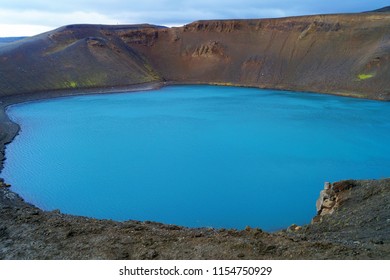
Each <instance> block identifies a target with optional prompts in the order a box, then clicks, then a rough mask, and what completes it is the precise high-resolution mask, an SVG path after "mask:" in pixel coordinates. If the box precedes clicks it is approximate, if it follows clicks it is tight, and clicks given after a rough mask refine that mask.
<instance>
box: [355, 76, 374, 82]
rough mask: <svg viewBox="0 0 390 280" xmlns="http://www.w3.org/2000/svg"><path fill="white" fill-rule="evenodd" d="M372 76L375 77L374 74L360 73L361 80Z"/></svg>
mask: <svg viewBox="0 0 390 280" xmlns="http://www.w3.org/2000/svg"><path fill="white" fill-rule="evenodd" d="M372 77H374V74H359V75H358V79H359V80H361V81H362V80H367V79H370V78H372Z"/></svg>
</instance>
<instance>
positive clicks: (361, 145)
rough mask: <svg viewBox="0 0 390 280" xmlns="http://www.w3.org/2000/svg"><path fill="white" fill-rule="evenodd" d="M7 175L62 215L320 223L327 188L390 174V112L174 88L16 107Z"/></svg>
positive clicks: (235, 91)
mask: <svg viewBox="0 0 390 280" xmlns="http://www.w3.org/2000/svg"><path fill="white" fill-rule="evenodd" d="M8 114H9V116H10V117H11V118H12V119H13V120H14V121H15V122H17V123H19V124H20V125H21V132H20V135H19V136H17V137H16V139H15V140H14V141H13V142H12V143H11V144H10V145H8V146H7V151H6V155H7V160H6V162H5V168H4V170H3V171H2V173H1V176H2V177H4V178H5V179H6V180H7V181H8V182H10V183H11V184H12V189H13V190H14V191H16V192H17V193H19V194H21V196H22V197H24V198H25V199H26V200H27V201H28V202H31V203H34V204H35V205H37V206H39V207H41V208H43V209H46V210H53V209H60V210H61V211H62V212H64V213H70V214H76V215H85V216H90V217H97V218H107V219H114V220H127V219H133V220H150V221H158V222H163V223H169V224H178V225H184V226H191V227H225V228H240V229H242V228H244V227H245V226H247V225H249V226H251V227H261V228H263V229H265V230H276V229H280V228H283V227H286V226H289V225H290V224H292V223H296V224H304V223H308V222H310V220H311V218H312V217H313V216H314V215H315V213H316V212H315V200H316V199H317V197H318V195H319V192H320V190H321V189H322V188H323V184H324V182H325V181H336V180H340V179H349V178H356V179H358V178H367V179H368V178H381V177H388V176H390V145H389V143H390V103H385V102H376V101H367V100H358V99H352V98H344V97H335V96H329V95H319V94H309V93H297V92H283V91H272V90H259V89H248V88H234V87H215V86H171V87H165V88H162V89H160V90H155V91H147V92H136V93H127V94H104V95H89V96H77V97H67V98H59V99H52V100H46V101H39V102H33V103H25V104H20V105H15V106H11V107H10V108H9V109H8Z"/></svg>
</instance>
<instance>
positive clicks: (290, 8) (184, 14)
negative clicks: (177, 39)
mask: <svg viewBox="0 0 390 280" xmlns="http://www.w3.org/2000/svg"><path fill="white" fill-rule="evenodd" d="M387 5H389V0H384V1H382V0H326V1H325V0H321V1H318V0H296V1H295V0H236V1H232V0H216V1H213V0H183V1H172V0H171V1H169V0H154V1H153V0H58V1H57V0H0V37H7V36H30V35H35V34H38V33H42V32H45V31H48V30H52V29H55V28H57V27H60V26H63V25H67V24H73V23H101V24H134V23H151V24H158V25H167V26H181V25H183V24H186V23H190V22H192V21H195V20H199V19H228V18H242V19H244V18H269V17H284V16H296V15H308V14H322V13H324V14H328V13H345V12H362V11H368V10H373V9H377V8H381V7H384V6H387Z"/></svg>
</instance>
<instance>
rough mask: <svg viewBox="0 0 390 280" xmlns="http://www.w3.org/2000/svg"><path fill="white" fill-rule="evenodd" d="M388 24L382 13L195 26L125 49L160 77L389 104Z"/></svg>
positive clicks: (162, 32) (165, 31) (388, 18)
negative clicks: (131, 50)
mask: <svg viewBox="0 0 390 280" xmlns="http://www.w3.org/2000/svg"><path fill="white" fill-rule="evenodd" d="M389 24H390V16H388V15H384V14H382V15H380V14H364V15H361V14H360V15H327V16H309V17H295V18H283V19H266V20H245V21H199V22H195V23H192V24H189V25H186V26H184V27H183V28H180V29H163V30H160V31H159V40H157V41H156V42H155V43H154V44H153V45H137V46H135V45H132V46H133V47H134V48H136V49H137V50H138V51H139V52H141V53H143V54H144V55H145V56H147V57H148V58H149V61H151V64H152V65H153V66H154V68H155V69H156V70H157V71H158V72H159V73H161V75H162V76H163V77H164V78H165V79H167V80H173V81H179V82H208V83H210V82H211V83H227V84H230V83H231V84H237V85H246V86H258V87H269V88H283V89H293V90H294V89H297V90H307V91H319V92H329V93H339V94H347V95H349V94H350V95H355V96H366V97H371V98H381V99H388V98H390V95H389V93H390V83H389V79H388V77H389V75H390V69H389V65H390V64H389V63H390V60H389V59H390V31H389V29H388V26H389ZM161 50H164V52H163V54H162V53H161Z"/></svg>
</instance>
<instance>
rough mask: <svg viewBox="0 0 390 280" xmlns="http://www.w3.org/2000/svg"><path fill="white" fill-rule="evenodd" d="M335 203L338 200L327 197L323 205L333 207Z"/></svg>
mask: <svg viewBox="0 0 390 280" xmlns="http://www.w3.org/2000/svg"><path fill="white" fill-rule="evenodd" d="M335 204H336V201H334V200H330V199H325V200H324V202H323V203H322V207H324V208H332V207H333V206H334V205H335Z"/></svg>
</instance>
